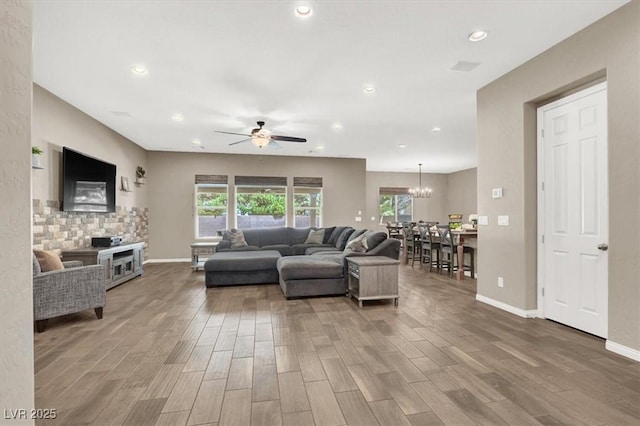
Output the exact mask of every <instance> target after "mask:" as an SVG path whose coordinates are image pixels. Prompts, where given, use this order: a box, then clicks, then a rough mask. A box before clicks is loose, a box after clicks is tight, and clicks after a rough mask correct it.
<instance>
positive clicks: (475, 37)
mask: <svg viewBox="0 0 640 426" xmlns="http://www.w3.org/2000/svg"><path fill="white" fill-rule="evenodd" d="M488 35H489V33H488V32H487V31H484V30H478V31H474V32H472V33H471V34H469V41H473V42H476V41H480V40H484V39H485V38H487V36H488Z"/></svg>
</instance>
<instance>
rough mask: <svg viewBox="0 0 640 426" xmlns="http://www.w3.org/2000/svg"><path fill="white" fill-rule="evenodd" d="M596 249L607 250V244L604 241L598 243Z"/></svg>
mask: <svg viewBox="0 0 640 426" xmlns="http://www.w3.org/2000/svg"><path fill="white" fill-rule="evenodd" d="M598 250H602V251H607V250H609V246H608V245H606V244H605V243H602V244H598Z"/></svg>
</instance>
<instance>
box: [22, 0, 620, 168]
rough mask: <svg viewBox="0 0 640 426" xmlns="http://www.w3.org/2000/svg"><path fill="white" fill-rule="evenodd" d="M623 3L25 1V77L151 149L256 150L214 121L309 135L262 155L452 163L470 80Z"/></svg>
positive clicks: (409, 164) (466, 125)
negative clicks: (28, 56)
mask: <svg viewBox="0 0 640 426" xmlns="http://www.w3.org/2000/svg"><path fill="white" fill-rule="evenodd" d="M626 2H627V1H626V0H604V1H600V0H589V1H586V0H581V1H578V0H569V1H564V0H553V1H552V0H545V1H543V0H531V1H524V0H521V1H516V0H511V1H506V0H502V1H480V0H477V1H398V0H396V1H391V0H389V1H347V0H343V1H307V2H302V1H260V0H258V1H204V0H200V1H157V0H156V1H126V0H124V1H115V0H114V1H104V0H103V1H38V0H36V1H34V6H33V9H34V12H33V15H34V22H33V26H34V81H35V82H36V83H37V84H39V85H41V86H43V87H44V88H46V89H48V90H49V91H51V92H53V93H54V94H56V95H57V96H59V97H61V98H62V99H64V100H65V101H67V102H69V103H71V104H72V105H74V106H76V107H77V108H79V109H80V110H82V111H84V112H86V113H87V114H89V115H90V116H92V117H94V118H95V119H97V120H98V121H100V122H102V123H104V124H105V125H107V126H108V127H110V128H112V129H114V130H115V131H117V132H119V133H120V134H122V135H124V136H126V137H127V138H129V139H131V140H132V141H134V142H135V143H137V144H138V145H140V146H142V147H144V148H145V149H148V150H163V151H192V152H193V151H196V152H218V153H241V154H256V153H258V150H259V148H257V147H255V146H253V145H252V144H251V143H244V144H239V145H234V146H229V145H228V144H229V143H231V142H236V141H238V140H240V139H242V137H237V136H233V135H225V134H219V133H214V130H222V131H230V132H239V133H247V132H249V131H250V130H251V129H252V128H254V127H256V126H255V122H256V121H257V120H264V121H266V122H267V124H266V126H265V127H266V128H268V129H270V130H272V131H273V133H274V134H279V135H287V136H297V137H305V138H307V139H308V142H307V143H305V144H298V143H286V142H281V143H280V145H281V149H269V148H263V149H262V150H261V151H260V152H261V153H263V154H275V155H293V156H326V157H357V158H366V159H367V170H371V171H400V172H407V171H411V172H416V171H417V169H418V163H423V164H424V166H423V171H424V172H443V173H449V172H453V171H457V170H463V169H467V168H470V167H474V166H476V103H475V93H476V90H477V89H479V88H481V87H482V86H484V85H486V84H487V83H490V82H491V81H493V80H495V79H496V78H498V77H500V76H501V75H503V74H504V73H506V72H508V71H510V70H511V69H513V68H515V67H516V66H518V65H520V64H522V63H524V62H525V61H527V60H528V59H530V58H532V57H534V56H536V55H538V54H539V53H541V52H543V51H544V50H546V49H548V48H549V47H551V46H553V45H554V44H556V43H558V42H559V41H561V40H563V39H565V38H566V37H568V36H569V35H571V34H573V33H575V32H576V31H578V30H580V29H582V28H584V27H586V26H588V25H589V24H591V23H592V22H594V21H596V20H598V19H599V18H601V17H603V16H605V15H606V14H608V13H610V12H612V11H613V10H615V9H617V8H618V7H620V6H622V5H623V4H624V3H626ZM302 3H304V4H308V5H310V6H311V7H312V8H313V15H312V16H311V17H309V18H304V19H302V18H299V17H297V16H296V15H295V14H294V8H295V6H297V5H299V4H302ZM480 28H481V29H486V30H488V31H489V37H488V38H487V39H486V40H484V41H482V42H479V43H471V42H469V41H468V39H467V36H468V35H469V33H471V32H472V31H474V30H476V29H480ZM458 61H468V62H478V63H480V65H478V66H477V67H476V68H475V69H474V70H472V71H470V72H463V71H453V70H451V68H452V67H453V66H454V65H455V64H456V63H457V62H458ZM136 64H142V65H144V66H146V67H147V68H148V74H147V75H146V76H140V75H134V73H132V71H131V67H132V66H133V65H136ZM367 84H372V85H374V86H375V87H376V92H375V93H373V94H365V93H364V92H363V90H362V89H363V87H364V86H365V85H367ZM176 113H180V114H182V115H183V117H184V120H183V121H182V122H176V121H174V120H172V116H173V115H174V114H176ZM336 122H338V123H340V124H341V125H342V129H340V130H335V129H334V128H333V124H334V123H336ZM434 126H438V127H440V128H441V129H442V131H441V132H439V133H433V132H431V129H432V128H433V127H434ZM194 139H198V140H200V141H201V143H202V145H201V147H198V146H195V145H193V144H192V141H193V140H194ZM400 144H405V145H406V148H405V149H400V148H398V145H400ZM321 147H322V148H323V149H322V150H321Z"/></svg>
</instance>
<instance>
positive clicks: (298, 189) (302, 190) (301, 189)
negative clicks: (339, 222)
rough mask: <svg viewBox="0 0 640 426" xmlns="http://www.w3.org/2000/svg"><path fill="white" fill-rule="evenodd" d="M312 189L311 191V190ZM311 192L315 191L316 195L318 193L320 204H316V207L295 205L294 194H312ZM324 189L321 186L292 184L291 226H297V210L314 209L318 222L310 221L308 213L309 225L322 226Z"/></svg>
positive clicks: (313, 226)
mask: <svg viewBox="0 0 640 426" xmlns="http://www.w3.org/2000/svg"><path fill="white" fill-rule="evenodd" d="M311 191H313V192H311ZM312 193H316V194H318V195H320V197H319V198H320V205H319V206H316V207H311V206H309V207H297V206H296V195H305V194H312ZM323 209H324V190H323V188H322V187H312V186H294V187H293V227H294V228H297V226H296V212H297V211H298V210H315V211H316V212H317V213H316V217H317V218H318V221H317V222H318V223H317V224H315V223H313V224H312V223H311V217H312V215H311V214H310V215H309V218H310V219H309V226H310V227H312V228H316V227H317V228H321V227H322V226H323V217H324V210H323Z"/></svg>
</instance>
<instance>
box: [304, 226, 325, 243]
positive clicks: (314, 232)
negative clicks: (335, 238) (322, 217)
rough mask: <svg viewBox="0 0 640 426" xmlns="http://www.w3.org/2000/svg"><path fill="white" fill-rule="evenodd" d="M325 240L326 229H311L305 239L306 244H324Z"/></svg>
mask: <svg viewBox="0 0 640 426" xmlns="http://www.w3.org/2000/svg"><path fill="white" fill-rule="evenodd" d="M323 240H324V229H311V230H310V231H309V235H308V236H307V239H306V240H305V242H304V243H305V244H322V241H323Z"/></svg>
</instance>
